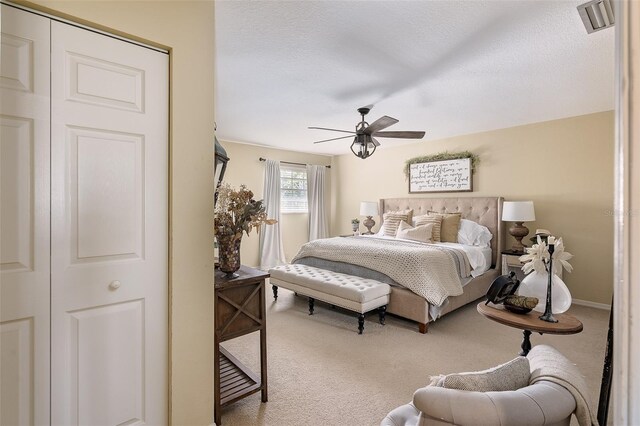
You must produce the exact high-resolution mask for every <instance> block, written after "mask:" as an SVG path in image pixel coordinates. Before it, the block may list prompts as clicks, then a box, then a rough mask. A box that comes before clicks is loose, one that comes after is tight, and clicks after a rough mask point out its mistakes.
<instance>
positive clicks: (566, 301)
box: [517, 271, 571, 314]
mask: <svg viewBox="0 0 640 426" xmlns="http://www.w3.org/2000/svg"><path fill="white" fill-rule="evenodd" d="M551 282H552V289H551V308H552V309H551V312H552V313H554V314H561V313H563V312H566V311H567V310H568V309H569V307H570V306H571V293H570V292H569V289H568V288H567V285H566V284H565V283H564V281H562V279H561V278H560V277H559V276H557V275H556V274H553V278H552V279H551ZM548 284H549V275H548V273H546V272H544V273H540V272H535V271H534V272H532V273H530V274H529V275H527V276H526V277H524V279H523V280H522V282H521V283H520V287H518V291H517V294H518V295H520V296H527V297H537V298H538V304H537V305H536V307H535V308H533V310H534V311H538V312H544V308H545V305H546V301H547V286H548Z"/></svg>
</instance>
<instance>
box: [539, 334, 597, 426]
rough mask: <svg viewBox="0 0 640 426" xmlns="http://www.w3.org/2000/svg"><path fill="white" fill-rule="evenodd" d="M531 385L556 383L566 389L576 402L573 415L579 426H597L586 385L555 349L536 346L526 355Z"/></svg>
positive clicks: (578, 372) (573, 367)
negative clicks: (542, 381)
mask: <svg viewBox="0 0 640 426" xmlns="http://www.w3.org/2000/svg"><path fill="white" fill-rule="evenodd" d="M527 358H528V359H529V368H530V369H531V377H530V379H529V384H530V385H532V384H534V383H536V382H539V381H541V380H546V381H549V382H553V383H556V384H558V385H560V386H562V387H563V388H565V389H567V390H568V391H569V392H571V394H572V395H573V397H574V398H575V400H576V410H575V411H574V414H575V416H576V418H577V419H578V424H580V426H590V425H595V426H598V419H597V418H596V416H595V412H594V411H593V410H591V405H590V402H589V394H588V393H587V389H588V388H587V384H586V382H585V381H584V377H583V376H582V374H580V371H578V369H577V368H576V366H575V365H574V364H572V363H571V361H569V360H568V359H567V358H565V357H564V355H562V354H560V352H558V351H557V350H556V349H555V348H553V347H551V346H547V345H537V346H534V347H533V349H531V351H530V352H529V354H528V355H527Z"/></svg>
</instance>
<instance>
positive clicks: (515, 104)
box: [216, 0, 614, 154]
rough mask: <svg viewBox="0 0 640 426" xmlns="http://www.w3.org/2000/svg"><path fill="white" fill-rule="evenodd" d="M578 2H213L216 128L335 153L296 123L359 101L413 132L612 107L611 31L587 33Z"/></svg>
mask: <svg viewBox="0 0 640 426" xmlns="http://www.w3.org/2000/svg"><path fill="white" fill-rule="evenodd" d="M585 1H586V0H585ZM582 2H583V1H573V0H566V1H564V0H557V1H540V0H535V1H495V0H493V1H375V2H373V1H301V0H300V1H218V2H217V3H216V44H217V60H216V65H217V76H216V78H217V88H216V97H217V99H216V121H217V125H218V131H217V135H218V138H219V139H223V140H228V141H236V142H246V143H253V144H259V145H267V146H272V147H278V148H285V149H291V150H296V151H306V152H314V153H324V154H341V153H346V152H349V145H350V143H351V140H350V139H343V140H338V141H334V142H328V143H323V144H318V145H314V144H313V143H312V142H313V141H315V140H320V139H327V138H331V137H338V136H343V135H344V134H339V133H333V132H327V131H321V130H309V129H307V127H308V126H320V127H331V128H337V129H345V130H353V128H354V126H355V125H356V123H357V122H358V121H359V115H358V113H357V112H356V108H357V107H360V106H364V105H367V104H372V103H373V104H375V107H374V109H373V110H372V111H371V113H370V114H369V115H368V116H367V121H368V122H369V123H372V122H373V121H374V120H375V119H377V118H378V117H380V116H382V115H389V116H391V117H394V118H397V119H399V120H400V122H399V123H397V124H395V125H394V126H392V127H390V128H388V130H425V131H426V132H427V134H426V136H425V138H424V140H423V141H429V140H435V139H441V138H444V137H449V136H454V135H460V134H468V133H475V132H479V131H485V130H491V129H499V128H505V127H512V126H516V125H520V124H525V123H534V122H539V121H546V120H552V119H557V118H563V117H570V116H576V115H582V114H588V113H592V112H598V111H604V110H610V109H613V106H614V105H613V102H614V90H613V83H614V77H613V76H614V30H613V29H606V30H603V31H599V32H596V33H593V34H587V32H586V30H585V28H584V26H583V24H582V21H581V20H580V17H579V15H578V12H577V10H576V6H577V5H578V4H580V3H582ZM381 142H382V145H383V146H382V148H384V147H385V146H392V145H397V144H400V143H415V142H416V141H407V140H399V139H382V140H381ZM423 143H425V142H423Z"/></svg>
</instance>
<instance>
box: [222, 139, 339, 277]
mask: <svg viewBox="0 0 640 426" xmlns="http://www.w3.org/2000/svg"><path fill="white" fill-rule="evenodd" d="M220 143H221V144H222V145H223V146H224V149H225V150H226V151H227V154H228V155H229V158H230V159H231V160H230V161H229V165H228V166H227V172H226V174H225V176H224V180H225V182H227V183H229V184H231V185H232V186H235V187H238V186H240V184H245V185H247V187H248V188H249V189H250V190H252V191H253V193H254V194H255V198H256V199H258V200H260V199H262V191H263V186H264V163H262V162H260V161H259V158H260V157H264V158H269V159H272V160H280V161H292V162H297V163H305V164H324V165H328V164H331V157H328V156H324V155H314V154H306V153H301V152H294V151H284V150H280V149H273V148H266V147H262V146H256V145H246V144H239V143H232V142H228V141H222V140H221V141H220ZM332 173H333V172H332V171H330V169H329V170H328V173H327V176H328V178H327V181H326V185H327V192H326V193H325V197H326V200H327V204H328V203H329V201H330V200H331V190H330V187H331V174H332ZM328 207H329V206H327V208H328ZM327 213H328V210H327ZM281 216H282V217H281V219H280V226H281V230H282V244H283V246H284V254H285V257H286V258H287V260H291V258H292V257H293V256H295V255H296V253H297V252H298V249H299V248H300V246H301V245H302V244H304V243H306V242H307V241H308V238H307V237H308V229H309V228H308V215H307V214H306V213H289V214H282V215H281ZM240 258H241V260H242V263H243V264H245V265H249V266H260V256H259V249H258V234H257V233H256V231H255V230H254V231H253V232H252V233H251V235H250V236H249V237H247V236H246V235H245V236H244V237H242V245H241V246H240Z"/></svg>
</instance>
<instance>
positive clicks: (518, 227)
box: [509, 222, 529, 253]
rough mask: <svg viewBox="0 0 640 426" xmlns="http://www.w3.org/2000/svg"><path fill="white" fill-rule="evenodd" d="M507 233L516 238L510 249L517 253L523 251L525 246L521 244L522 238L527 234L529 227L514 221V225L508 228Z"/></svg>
mask: <svg viewBox="0 0 640 426" xmlns="http://www.w3.org/2000/svg"><path fill="white" fill-rule="evenodd" d="M509 234H511V236H512V237H513V238H515V239H516V242H515V243H514V244H513V246H511V250H513V251H515V252H518V253H524V248H525V247H526V246H525V245H524V244H522V239H523V238H524V237H526V236H527V235H529V228H527V227H526V226H524V225H523V224H522V222H515V225H513V226H512V227H511V228H509Z"/></svg>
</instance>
